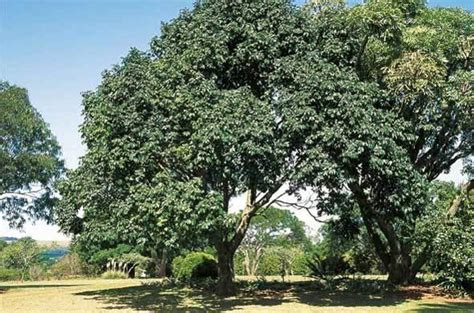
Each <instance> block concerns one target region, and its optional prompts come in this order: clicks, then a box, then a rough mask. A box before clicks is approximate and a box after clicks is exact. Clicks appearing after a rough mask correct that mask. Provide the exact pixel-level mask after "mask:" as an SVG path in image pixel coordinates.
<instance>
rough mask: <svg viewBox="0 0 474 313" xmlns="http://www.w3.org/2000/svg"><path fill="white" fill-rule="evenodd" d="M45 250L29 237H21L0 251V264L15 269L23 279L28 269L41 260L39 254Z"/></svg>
mask: <svg viewBox="0 0 474 313" xmlns="http://www.w3.org/2000/svg"><path fill="white" fill-rule="evenodd" d="M44 251H45V249H44V248H42V247H40V246H39V245H38V244H37V242H36V241H35V240H33V239H31V238H29V237H25V238H21V239H19V240H17V241H15V242H13V243H11V244H9V245H8V246H7V247H5V248H4V249H3V250H2V251H1V252H0V264H1V265H2V266H3V267H6V268H11V269H16V270H18V271H19V272H20V273H21V280H22V281H23V280H25V278H27V275H28V273H29V271H30V269H31V268H32V267H33V266H35V265H37V264H38V263H40V262H41V260H42V258H41V254H42V253H43V252H44Z"/></svg>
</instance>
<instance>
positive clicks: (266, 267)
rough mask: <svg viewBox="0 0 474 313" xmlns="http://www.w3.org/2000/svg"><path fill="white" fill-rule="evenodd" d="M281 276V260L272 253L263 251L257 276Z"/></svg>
mask: <svg viewBox="0 0 474 313" xmlns="http://www.w3.org/2000/svg"><path fill="white" fill-rule="evenodd" d="M280 274H281V260H280V258H279V256H278V255H277V254H276V253H274V251H272V250H270V251H265V253H264V255H263V256H262V260H261V261H260V265H259V267H258V269H257V275H258V276H270V275H280Z"/></svg>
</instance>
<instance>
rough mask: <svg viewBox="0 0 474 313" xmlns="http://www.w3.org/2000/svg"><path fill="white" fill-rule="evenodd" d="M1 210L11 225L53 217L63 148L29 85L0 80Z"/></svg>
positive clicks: (61, 168) (18, 225)
mask: <svg viewBox="0 0 474 313" xmlns="http://www.w3.org/2000/svg"><path fill="white" fill-rule="evenodd" d="M0 116H1V119H0V213H1V214H2V215H3V218H4V219H5V220H7V221H8V222H9V224H10V226H11V227H19V228H21V226H22V225H23V224H24V222H25V221H26V220H27V219H28V218H30V219H46V220H49V219H50V217H51V210H52V209H53V202H54V200H53V199H54V195H53V183H54V182H55V180H56V179H57V178H59V176H60V175H61V173H62V171H63V161H62V160H61V150H60V146H59V144H58V142H57V141H56V138H55V137H54V135H53V134H52V133H51V131H50V130H49V126H48V124H46V123H45V122H44V120H43V119H42V117H41V115H40V114H39V113H38V112H37V111H36V110H35V109H34V108H33V106H32V105H31V104H30V101H29V99H28V93H27V91H26V89H24V88H20V87H17V86H14V85H10V84H8V83H7V82H0Z"/></svg>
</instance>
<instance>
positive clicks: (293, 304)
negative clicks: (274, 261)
mask: <svg viewBox="0 0 474 313" xmlns="http://www.w3.org/2000/svg"><path fill="white" fill-rule="evenodd" d="M240 279H245V280H249V279H252V278H251V277H241V278H240ZM278 279H280V280H281V278H279V277H267V278H266V280H267V281H273V280H278ZM287 279H288V280H287ZM285 280H286V281H290V282H289V283H287V285H283V287H284V288H282V290H281V291H275V290H273V289H269V290H258V291H255V292H241V293H239V295H238V296H235V297H228V298H219V297H217V296H215V294H214V293H212V292H209V291H202V290H194V289H190V288H184V287H179V286H173V285H170V286H166V285H161V284H159V280H150V279H148V280H139V279H116V280H105V279H73V280H55V281H40V282H24V283H19V282H9V283H0V312H2V313H4V312H5V313H7V312H115V311H117V312H136V311H154V312H209V311H232V312H237V311H240V312H298V313H300V312H346V311H347V312H453V311H454V312H472V311H473V310H474V304H473V302H472V301H468V300H452V299H446V298H442V297H439V296H434V295H426V294H423V293H419V292H418V293H416V292H414V293H411V294H410V296H408V297H405V296H400V295H397V294H383V295H381V294H378V293H364V292H360V293H351V292H345V291H323V290H318V289H317V288H312V282H311V281H310V280H309V278H302V277H296V276H293V277H287V278H285ZM296 282H300V283H301V284H300V285H294V284H293V283H296Z"/></svg>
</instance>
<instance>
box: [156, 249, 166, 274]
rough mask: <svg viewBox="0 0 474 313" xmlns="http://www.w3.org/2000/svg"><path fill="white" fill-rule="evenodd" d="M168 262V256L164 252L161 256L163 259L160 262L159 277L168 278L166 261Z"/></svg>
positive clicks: (164, 251)
mask: <svg viewBox="0 0 474 313" xmlns="http://www.w3.org/2000/svg"><path fill="white" fill-rule="evenodd" d="M167 260H168V254H167V252H166V250H163V252H162V254H161V259H160V260H159V265H158V277H159V278H164V277H166V261H167Z"/></svg>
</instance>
